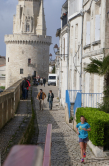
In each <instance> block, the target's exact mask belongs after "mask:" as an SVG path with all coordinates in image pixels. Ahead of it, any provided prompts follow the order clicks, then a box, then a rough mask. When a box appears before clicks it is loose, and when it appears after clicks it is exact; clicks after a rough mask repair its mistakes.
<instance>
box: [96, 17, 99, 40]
mask: <svg viewBox="0 0 109 166" xmlns="http://www.w3.org/2000/svg"><path fill="white" fill-rule="evenodd" d="M98 40H100V15H96V16H95V41H98Z"/></svg>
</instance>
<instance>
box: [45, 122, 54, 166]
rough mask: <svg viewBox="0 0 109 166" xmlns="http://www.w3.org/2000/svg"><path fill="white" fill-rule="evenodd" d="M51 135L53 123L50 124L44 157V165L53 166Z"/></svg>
mask: <svg viewBox="0 0 109 166" xmlns="http://www.w3.org/2000/svg"><path fill="white" fill-rule="evenodd" d="M51 137H52V124H48V127H47V134H46V141H45V150H44V157H43V166H51Z"/></svg>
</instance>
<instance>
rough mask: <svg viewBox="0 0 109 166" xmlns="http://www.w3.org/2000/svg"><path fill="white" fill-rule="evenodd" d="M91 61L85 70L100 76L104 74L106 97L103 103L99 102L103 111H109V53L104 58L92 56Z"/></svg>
mask: <svg viewBox="0 0 109 166" xmlns="http://www.w3.org/2000/svg"><path fill="white" fill-rule="evenodd" d="M90 60H91V63H90V64H88V65H87V67H85V68H84V71H86V72H88V73H90V74H91V73H92V74H97V75H99V76H104V92H103V93H104V97H103V103H102V104H99V107H100V109H101V110H102V111H104V112H107V113H109V55H108V56H106V57H104V58H103V60H98V59H97V58H95V59H94V58H90Z"/></svg>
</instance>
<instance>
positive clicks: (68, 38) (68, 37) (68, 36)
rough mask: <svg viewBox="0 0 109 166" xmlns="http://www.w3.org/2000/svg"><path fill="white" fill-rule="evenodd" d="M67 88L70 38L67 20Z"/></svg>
mask: <svg viewBox="0 0 109 166" xmlns="http://www.w3.org/2000/svg"><path fill="white" fill-rule="evenodd" d="M67 33H68V34H67V90H68V89H69V86H68V85H69V40H70V23H69V22H68V31H67Z"/></svg>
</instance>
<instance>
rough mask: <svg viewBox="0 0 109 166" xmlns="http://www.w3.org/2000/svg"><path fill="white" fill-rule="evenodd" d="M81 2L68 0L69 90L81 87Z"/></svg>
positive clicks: (80, 0)
mask: <svg viewBox="0 0 109 166" xmlns="http://www.w3.org/2000/svg"><path fill="white" fill-rule="evenodd" d="M82 4H83V0H68V6H69V8H68V9H69V10H68V20H69V24H70V40H69V87H68V88H69V90H80V89H81V58H82V19H83V17H82V14H81V12H82Z"/></svg>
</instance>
